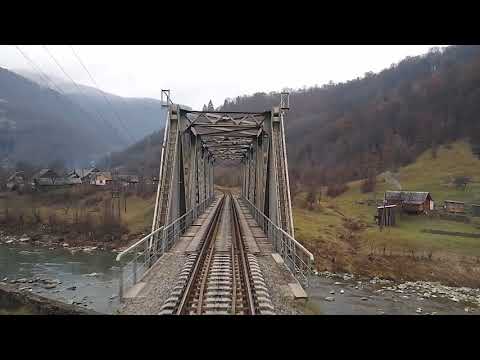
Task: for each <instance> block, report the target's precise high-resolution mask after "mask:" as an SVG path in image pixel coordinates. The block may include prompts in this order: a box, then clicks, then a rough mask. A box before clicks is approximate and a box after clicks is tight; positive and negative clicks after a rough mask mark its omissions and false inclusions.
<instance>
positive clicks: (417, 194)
mask: <svg viewBox="0 0 480 360" xmlns="http://www.w3.org/2000/svg"><path fill="white" fill-rule="evenodd" d="M385 200H386V201H387V205H397V206H399V207H400V208H401V209H402V210H403V211H404V212H407V213H412V214H422V213H426V212H428V211H430V210H433V206H434V203H433V198H432V195H430V193H429V192H426V191H387V192H385Z"/></svg>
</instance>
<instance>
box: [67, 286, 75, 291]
mask: <svg viewBox="0 0 480 360" xmlns="http://www.w3.org/2000/svg"><path fill="white" fill-rule="evenodd" d="M67 290H77V287H76V286H69V287H67Z"/></svg>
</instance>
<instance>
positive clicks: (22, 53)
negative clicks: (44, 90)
mask: <svg viewBox="0 0 480 360" xmlns="http://www.w3.org/2000/svg"><path fill="white" fill-rule="evenodd" d="M14 46H15V48H16V49H17V50H18V52H19V53H20V54H21V55H22V56H23V57H24V58H25V59H26V60H27V61H28V63H29V64H30V65H31V66H32V67H33V69H34V71H35V70H36V71H37V72H38V73H39V74H40V76H41V77H42V79H43V80H44V81H45V84H46V85H47V86H52V85H53V87H54V88H55V90H56V91H58V92H59V93H60V94H62V90H61V89H60V88H58V87H57V86H56V85H55V83H54V82H53V81H52V80H51V79H50V78H49V77H48V76H47V74H45V73H44V72H43V71H42V69H40V67H39V66H38V65H37V64H36V63H35V62H34V61H33V60H32V59H31V58H30V57H29V56H28V55H27V54H26V53H25V52H24V51H23V50H22V49H20V47H19V46H18V45H14Z"/></svg>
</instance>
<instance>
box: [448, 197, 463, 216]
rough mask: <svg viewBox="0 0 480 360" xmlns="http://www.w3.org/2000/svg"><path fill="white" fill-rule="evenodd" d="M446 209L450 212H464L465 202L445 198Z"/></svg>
mask: <svg viewBox="0 0 480 360" xmlns="http://www.w3.org/2000/svg"><path fill="white" fill-rule="evenodd" d="M445 210H447V212H450V213H462V214H463V213H464V212H465V203H464V202H462V201H453V200H445Z"/></svg>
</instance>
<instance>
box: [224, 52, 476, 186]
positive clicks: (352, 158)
mask: <svg viewBox="0 0 480 360" xmlns="http://www.w3.org/2000/svg"><path fill="white" fill-rule="evenodd" d="M290 91H291V95H290V108H291V109H290V111H289V112H288V114H287V117H286V124H285V126H286V137H287V143H288V155H289V167H290V171H291V173H292V177H293V178H294V180H296V181H300V182H301V183H306V184H308V183H315V184H318V183H339V182H344V181H347V180H353V179H358V178H364V177H367V176H368V175H369V174H370V173H378V172H380V171H382V170H384V169H387V168H396V167H398V166H400V165H404V164H407V163H410V162H411V161H413V160H414V159H415V157H416V156H418V155H419V154H420V153H421V152H423V151H425V150H426V149H428V148H432V154H433V155H435V149H436V147H437V146H438V145H439V144H443V143H447V142H450V141H453V140H456V139H459V138H464V137H465V138H469V139H470V140H471V141H472V144H473V145H474V149H475V148H477V147H478V145H480V121H479V118H478V117H479V116H480V46H450V47H447V48H444V49H442V50H440V49H432V50H431V51H430V52H429V53H428V54H425V55H423V56H417V57H408V58H406V59H404V60H403V61H401V62H400V63H398V64H395V65H392V66H391V67H390V68H389V69H386V70H384V71H382V72H380V73H378V74H374V73H367V74H365V77H363V78H357V79H355V80H351V81H348V82H346V83H339V84H334V83H330V84H328V85H325V86H323V87H314V88H307V89H302V90H295V91H292V90H290ZM278 103H279V95H278V94H274V93H270V94H265V93H257V94H254V95H252V96H241V97H237V98H236V99H227V100H225V103H224V105H223V106H222V107H221V110H231V111H235V110H243V111H246V110H249V111H263V110H265V109H269V108H271V107H272V106H274V105H277V104H278Z"/></svg>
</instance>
